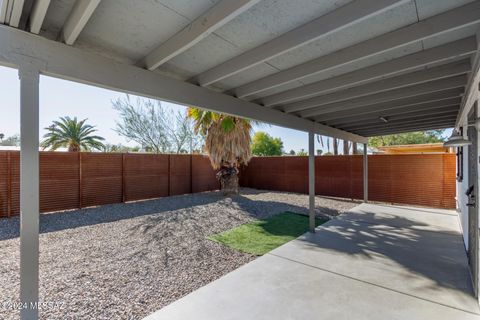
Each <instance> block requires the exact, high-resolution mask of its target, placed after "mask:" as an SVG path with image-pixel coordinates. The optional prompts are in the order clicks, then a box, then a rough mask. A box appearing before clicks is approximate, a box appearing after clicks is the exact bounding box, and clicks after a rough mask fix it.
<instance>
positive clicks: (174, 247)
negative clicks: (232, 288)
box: [0, 189, 357, 320]
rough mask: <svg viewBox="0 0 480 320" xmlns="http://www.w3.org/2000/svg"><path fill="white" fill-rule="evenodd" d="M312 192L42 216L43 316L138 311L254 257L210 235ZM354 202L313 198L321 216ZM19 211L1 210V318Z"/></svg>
mask: <svg viewBox="0 0 480 320" xmlns="http://www.w3.org/2000/svg"><path fill="white" fill-rule="evenodd" d="M307 204H308V197H307V196H306V195H299V194H293V193H280V192H265V191H259V190H253V189H242V191H241V195H240V196H236V197H233V198H225V197H223V196H222V195H221V194H220V193H219V192H207V193H200V194H190V195H184V196H176V197H168V198H162V199H156V200H149V201H142V202H135V203H128V204H116V205H107V206H102V207H97V208H89V209H82V210H75V211H69V212H57V213H51V214H44V215H42V216H41V232H42V234H41V235H40V297H41V300H42V301H44V302H58V303H59V304H60V305H59V306H58V307H56V308H46V309H44V310H42V311H41V319H82V320H83V319H141V318H142V317H144V316H146V315H148V314H150V313H151V312H153V311H155V310H158V309H160V308H162V307H163V306H165V305H167V304H169V303H171V302H173V301H175V300H177V299H179V298H180V297H182V296H184V295H186V294H188V293H190V292H192V291H194V290H196V289H198V288H200V287H201V286H203V285H205V284H207V283H209V282H211V281H213V280H215V279H217V278H219V277H221V276H222V275H224V274H226V273H228V272H230V271H232V270H234V269H236V268H238V267H240V266H241V265H243V264H245V263H247V262H249V261H251V260H253V259H255V257H254V256H252V255H249V254H245V253H240V252H236V251H233V250H231V249H229V248H227V247H224V246H222V245H220V244H218V243H215V242H212V241H209V240H207V239H206V238H205V237H206V236H207V235H210V234H214V233H218V232H221V231H224V230H227V229H230V228H232V227H235V226H238V225H240V224H243V223H245V222H248V221H250V220H252V219H254V218H264V217H267V216H270V215H274V214H277V213H280V212H283V211H286V210H290V211H295V212H305V213H306V212H307V211H308V210H307ZM356 205H357V203H354V202H350V201H342V200H338V199H328V198H317V206H318V207H317V212H318V214H319V215H328V216H332V215H337V214H339V213H342V212H344V211H346V210H348V209H350V208H352V207H354V206H356ZM18 224H19V219H18V218H12V219H0V284H1V285H0V303H1V304H0V319H18V317H19V315H18V312H17V311H12V310H9V306H10V305H9V303H10V302H15V301H17V299H18V298H17V297H18V294H19V293H18V292H19V239H18Z"/></svg>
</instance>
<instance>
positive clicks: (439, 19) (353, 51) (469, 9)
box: [232, 1, 480, 98]
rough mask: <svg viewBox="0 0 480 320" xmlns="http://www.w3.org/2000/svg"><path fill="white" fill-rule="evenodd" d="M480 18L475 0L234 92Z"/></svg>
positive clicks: (290, 79)
mask: <svg viewBox="0 0 480 320" xmlns="http://www.w3.org/2000/svg"><path fill="white" fill-rule="evenodd" d="M479 21H480V2H479V1H474V2H472V3H469V4H467V5H464V6H462V7H458V8H455V9H452V10H450V11H447V12H444V13H441V14H438V15H436V16H433V17H430V18H427V19H425V20H422V21H420V22H417V23H414V24H411V25H409V26H406V27H404V28H401V29H397V30H394V31H392V32H389V33H386V34H383V35H380V36H378V37H375V38H372V39H369V40H366V41H363V42H360V43H358V44H355V45H352V46H350V47H347V48H343V49H340V50H338V51H335V52H333V53H330V54H327V55H325V56H322V57H319V58H317V59H314V60H310V61H308V62H305V63H302V64H299V65H296V66H294V67H291V68H288V69H285V70H282V71H279V72H277V73H275V74H273V75H270V76H267V77H264V78H261V79H258V80H255V81H252V82H250V83H247V84H245V85H242V86H239V87H238V88H236V89H234V90H232V92H233V93H234V94H235V95H236V96H237V97H240V98H245V97H248V96H250V95H253V94H257V93H260V92H262V91H265V90H268V89H272V88H275V87H277V86H281V85H284V84H287V83H290V82H293V81H296V80H300V79H302V78H304V77H307V76H312V75H314V74H317V73H320V72H323V71H326V70H329V69H332V68H335V67H338V66H342V65H346V64H349V63H352V62H355V61H358V60H360V59H364V58H367V57H370V56H373V55H375V54H379V53H382V52H386V51H388V50H391V49H394V48H398V47H401V46H404V45H408V44H411V43H414V42H416V41H420V40H423V39H426V38H429V37H433V36H435V35H438V34H441V33H443V32H446V31H449V30H454V29H458V28H460V27H466V26H469V25H472V24H474V23H476V22H479Z"/></svg>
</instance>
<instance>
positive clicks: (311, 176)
mask: <svg viewBox="0 0 480 320" xmlns="http://www.w3.org/2000/svg"><path fill="white" fill-rule="evenodd" d="M308 200H309V229H310V232H315V134H314V133H313V132H311V131H310V132H308Z"/></svg>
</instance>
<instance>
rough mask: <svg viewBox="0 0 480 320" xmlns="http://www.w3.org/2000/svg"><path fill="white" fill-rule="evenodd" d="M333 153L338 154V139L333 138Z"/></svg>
mask: <svg viewBox="0 0 480 320" xmlns="http://www.w3.org/2000/svg"><path fill="white" fill-rule="evenodd" d="M333 154H334V155H336V156H338V140H337V138H333Z"/></svg>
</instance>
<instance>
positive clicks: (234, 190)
mask: <svg viewBox="0 0 480 320" xmlns="http://www.w3.org/2000/svg"><path fill="white" fill-rule="evenodd" d="M238 173H239V171H238V169H237V168H236V167H222V169H220V171H218V172H217V179H218V180H219V181H220V190H222V192H223V194H224V195H226V196H227V195H235V194H238Z"/></svg>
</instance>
